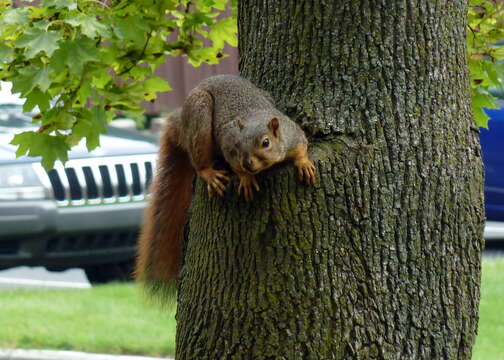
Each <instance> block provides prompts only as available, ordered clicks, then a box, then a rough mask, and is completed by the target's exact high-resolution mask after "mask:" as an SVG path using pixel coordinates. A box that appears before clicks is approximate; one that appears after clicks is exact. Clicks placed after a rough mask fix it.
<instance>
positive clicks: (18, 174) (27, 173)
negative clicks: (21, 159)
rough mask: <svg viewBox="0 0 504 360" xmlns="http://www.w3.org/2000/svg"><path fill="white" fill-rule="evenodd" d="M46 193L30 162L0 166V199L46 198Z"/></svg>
mask: <svg viewBox="0 0 504 360" xmlns="http://www.w3.org/2000/svg"><path fill="white" fill-rule="evenodd" d="M47 195H48V194H47V191H46V189H45V188H44V186H43V185H42V183H41V182H40V180H39V178H38V176H37V174H36V173H35V171H34V170H33V168H32V165H31V164H18V165H2V166H0V200H36V199H46V198H47V197H48V196H47Z"/></svg>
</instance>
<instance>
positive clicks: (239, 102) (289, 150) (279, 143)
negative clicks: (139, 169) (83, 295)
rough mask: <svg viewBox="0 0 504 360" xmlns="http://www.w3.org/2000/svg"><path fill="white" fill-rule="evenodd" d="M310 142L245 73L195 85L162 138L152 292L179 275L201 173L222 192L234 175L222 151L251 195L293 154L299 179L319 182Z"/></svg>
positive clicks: (144, 256)
mask: <svg viewBox="0 0 504 360" xmlns="http://www.w3.org/2000/svg"><path fill="white" fill-rule="evenodd" d="M265 139H267V143H266V145H265V143H264V140H265ZM307 144H308V142H307V140H306V137H305V135H304V133H303V130H301V128H300V127H299V126H298V125H297V124H296V123H295V122H293V121H292V120H290V119H289V118H288V117H287V116H285V115H284V114H282V113H281V112H280V111H279V110H277V109H276V108H275V106H274V104H273V100H272V99H271V97H270V96H269V95H268V94H267V93H266V92H264V91H263V90H260V89H258V88H257V87H255V86H254V85H253V84H252V83H250V82H249V81H247V80H245V79H243V78H240V77H238V76H233V75H221V76H214V77H211V78H208V79H206V80H204V81H203V82H202V83H201V84H200V85H198V86H197V87H196V88H194V89H193V90H191V91H190V93H189V94H188V96H187V98H186V99H185V100H184V105H183V107H182V110H181V111H176V112H174V113H173V114H172V116H170V117H169V118H168V120H167V123H166V128H165V131H164V133H163V135H162V137H161V146H160V150H159V160H158V166H157V173H156V176H155V179H154V182H153V184H152V199H151V201H150V203H149V206H148V208H147V209H146V211H145V215H144V223H143V229H142V233H141V235H140V240H139V247H138V261H137V266H136V269H135V272H136V278H137V279H138V280H140V281H143V282H144V283H145V284H146V285H147V287H148V289H150V290H151V292H153V293H160V292H161V293H162V292H164V291H165V290H166V288H167V287H169V284H170V283H172V281H173V280H175V279H176V277H177V275H178V272H179V269H180V266H181V257H182V254H181V251H182V249H181V248H182V237H183V232H184V227H185V224H186V223H187V213H188V210H189V206H190V203H191V196H192V178H193V175H194V173H196V174H197V175H198V176H200V177H201V178H202V179H203V180H204V181H206V183H207V184H208V185H207V186H208V193H209V195H212V194H213V193H214V192H216V193H218V194H219V195H223V194H224V191H225V187H226V182H227V181H229V180H230V179H229V178H228V177H227V176H226V175H225V172H224V171H221V170H216V169H214V167H213V162H214V160H215V158H216V156H217V155H221V156H222V157H224V159H225V160H226V161H227V162H228V163H229V165H230V166H231V168H232V170H233V172H234V173H235V174H237V175H238V177H239V178H240V185H239V188H238V193H239V194H243V196H244V197H245V199H246V200H251V199H252V196H253V189H255V190H259V185H258V183H257V181H256V179H255V177H254V174H256V173H258V172H260V171H262V170H264V169H267V168H269V167H270V166H272V165H274V164H277V163H279V162H282V161H284V160H285V159H292V160H294V165H295V166H296V167H297V168H298V173H299V175H300V177H301V178H303V179H304V180H305V181H306V182H307V183H309V184H313V182H314V181H315V167H314V166H313V164H312V163H311V161H310V160H309V158H308V153H307Z"/></svg>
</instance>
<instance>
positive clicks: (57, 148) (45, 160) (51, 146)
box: [10, 131, 70, 170]
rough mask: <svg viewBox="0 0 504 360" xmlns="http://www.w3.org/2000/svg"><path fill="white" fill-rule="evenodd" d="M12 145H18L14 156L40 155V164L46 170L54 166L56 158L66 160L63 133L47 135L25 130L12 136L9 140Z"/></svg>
mask: <svg viewBox="0 0 504 360" xmlns="http://www.w3.org/2000/svg"><path fill="white" fill-rule="evenodd" d="M10 143H11V144H12V145H18V146H19V147H18V149H17V151H16V156H17V157H19V156H23V155H26V154H27V153H28V156H42V166H43V167H44V168H45V169H46V170H51V169H52V168H53V167H54V162H55V161H56V160H58V159H59V160H61V161H62V162H66V161H68V155H67V153H68V150H70V148H69V146H68V145H67V144H66V143H65V137H64V136H63V135H53V136H52V135H48V134H44V133H38V132H35V131H26V132H23V133H21V134H17V135H15V136H14V138H13V139H12V141H11V142H10Z"/></svg>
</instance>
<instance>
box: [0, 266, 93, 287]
mask: <svg viewBox="0 0 504 360" xmlns="http://www.w3.org/2000/svg"><path fill="white" fill-rule="evenodd" d="M20 287H22V288H33V289H35V288H69V289H76V288H77V289H88V288H90V287H91V285H90V284H89V282H88V280H87V278H86V274H84V271H83V270H82V269H77V268H75V269H69V270H66V271H62V272H52V271H47V270H45V269H44V268H43V267H35V268H29V267H26V266H22V267H16V268H12V269H8V270H4V271H0V289H12V288H20Z"/></svg>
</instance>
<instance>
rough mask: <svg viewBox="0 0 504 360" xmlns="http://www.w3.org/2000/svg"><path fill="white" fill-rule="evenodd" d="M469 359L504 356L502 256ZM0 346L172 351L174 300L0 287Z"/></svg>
mask: <svg viewBox="0 0 504 360" xmlns="http://www.w3.org/2000/svg"><path fill="white" fill-rule="evenodd" d="M480 315H481V319H480V327H479V336H478V338H477V341H476V346H475V348H474V356H473V360H504V341H503V340H502V339H504V259H503V258H486V259H485V260H484V262H483V282H482V295H481V306H480ZM0 348H22V349H62V350H63V349H64V350H77V351H86V352H103V353H113V354H142V355H149V356H172V355H173V354H174V349H175V303H174V302H173V303H172V304H171V305H169V306H167V307H166V308H165V309H164V310H161V309H160V308H159V307H158V306H156V305H154V304H151V303H149V302H147V301H146V299H145V298H144V297H143V295H142V293H141V291H140V290H139V288H138V287H137V286H136V285H134V284H113V285H105V286H97V287H95V288H93V289H90V290H5V291H1V292H0Z"/></svg>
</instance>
